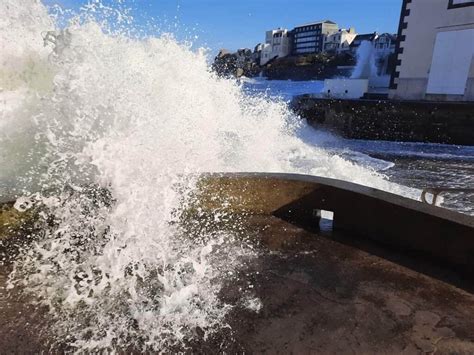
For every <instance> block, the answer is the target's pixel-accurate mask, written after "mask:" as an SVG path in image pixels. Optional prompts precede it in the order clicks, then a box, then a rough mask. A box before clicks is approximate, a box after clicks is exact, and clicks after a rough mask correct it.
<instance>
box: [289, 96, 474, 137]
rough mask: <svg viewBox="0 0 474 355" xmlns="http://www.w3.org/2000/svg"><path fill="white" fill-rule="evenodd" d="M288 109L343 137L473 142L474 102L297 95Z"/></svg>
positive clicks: (314, 124) (311, 122)
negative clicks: (357, 98) (350, 98)
mask: <svg viewBox="0 0 474 355" xmlns="http://www.w3.org/2000/svg"><path fill="white" fill-rule="evenodd" d="M292 108H293V109H294V110H295V111H296V112H297V113H298V114H300V115H301V116H302V117H304V118H306V119H307V120H308V122H309V123H310V124H311V125H313V126H316V127H321V128H326V129H328V130H331V131H334V132H336V133H338V134H340V135H342V136H343V137H345V138H352V139H368V140H388V141H405V142H426V143H444V144H457V145H474V103H471V102H449V103H448V102H428V101H393V100H365V99H361V100H349V99H328V98H316V97H312V96H310V95H301V96H297V97H295V98H294V100H293V102H292Z"/></svg>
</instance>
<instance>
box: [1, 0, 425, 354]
mask: <svg viewBox="0 0 474 355" xmlns="http://www.w3.org/2000/svg"><path fill="white" fill-rule="evenodd" d="M0 13H1V14H2V16H1V18H0V43H1V51H0V107H1V110H0V115H1V116H0V167H1V169H0V199H2V200H11V199H17V204H16V206H17V207H18V208H19V209H22V208H24V206H25V202H28V203H29V205H36V206H38V208H40V209H41V210H42V218H44V221H40V222H39V223H40V226H41V233H39V234H38V235H35V243H32V244H31V245H30V246H29V247H28V248H26V249H22V250H21V253H20V256H19V257H18V259H17V260H16V261H15V264H14V269H13V272H12V273H11V275H10V277H9V283H8V288H9V289H10V290H21V292H24V293H26V294H28V295H29V298H30V299H31V300H32V302H34V303H36V304H37V305H38V306H47V307H48V308H49V310H50V315H49V316H50V318H51V329H49V330H48V331H49V332H50V334H51V336H53V340H57V341H58V342H59V341H60V342H61V343H66V344H67V346H69V347H70V348H71V349H73V350H77V351H79V352H81V351H82V352H86V351H98V350H109V351H110V350H113V349H127V348H134V349H139V350H143V351H145V350H150V351H166V350H167V349H176V347H179V346H182V345H184V344H186V343H187V342H189V341H191V340H192V339H194V338H196V337H201V338H202V337H204V338H205V337H206V336H209V335H211V334H213V333H215V332H219V331H220V330H222V329H225V328H226V327H227V324H226V322H225V317H226V314H227V313H228V312H229V310H230V309H232V307H234V306H235V304H231V303H225V302H224V301H222V300H221V299H220V298H219V297H218V295H219V292H220V291H221V289H222V287H223V281H224V280H226V281H229V280H232V277H234V275H236V274H237V272H238V271H239V270H240V269H241V268H242V266H243V265H244V264H245V263H246V262H247V261H248V260H251V259H252V258H254V257H255V256H256V251H255V250H254V246H253V245H252V243H250V242H246V241H242V238H236V236H235V235H234V234H233V232H229V231H207V230H206V229H205V228H204V229H201V230H199V231H198V232H194V233H190V231H189V230H188V229H186V228H183V227H182V226H180V224H179V223H177V222H178V221H180V220H181V218H182V217H183V216H182V211H183V210H185V208H186V206H188V205H189V204H190V203H192V194H193V190H194V188H195V184H196V176H198V175H199V174H200V173H204V172H249V171H253V172H291V173H302V174H311V175H319V176H325V177H332V178H337V179H343V180H348V181H352V182H355V183H359V184H364V185H368V186H373V187H376V188H379V189H382V190H386V191H391V192H393V193H396V194H400V195H404V196H407V197H410V198H417V197H418V195H419V191H418V190H417V189H414V188H411V187H407V186H405V185H404V184H403V183H404V182H403V181H401V182H402V183H397V180H396V179H393V181H392V179H391V178H390V176H389V175H388V174H387V171H390V169H393V167H394V166H393V164H395V166H397V165H396V164H397V163H396V162H395V163H393V162H391V161H389V160H386V159H384V158H379V157H375V156H371V155H370V154H368V153H367V152H365V151H363V150H362V149H359V148H358V147H355V146H352V147H351V146H350V145H346V144H345V143H344V142H343V141H341V140H340V139H339V138H337V137H334V136H331V135H328V134H326V133H324V132H317V131H315V130H314V129H312V128H311V127H308V126H307V125H306V124H305V122H303V121H301V120H300V118H299V117H296V116H295V115H294V114H293V113H292V112H291V111H290V110H289V109H288V107H287V104H286V102H285V99H284V98H278V97H275V95H273V94H272V92H263V91H262V90H260V92H249V90H247V89H245V88H244V87H243V86H242V83H239V82H236V81H233V80H226V79H221V78H218V77H217V76H216V75H215V74H213V73H212V72H211V71H210V70H209V68H208V60H207V59H208V58H207V56H206V53H205V51H203V50H196V51H193V50H191V47H190V46H189V45H188V44H183V43H179V42H177V41H176V40H174V38H173V36H172V34H163V35H162V36H160V37H143V36H142V37H136V36H132V35H131V33H133V32H134V31H133V26H134V24H133V19H132V18H130V17H128V15H127V12H126V11H122V10H121V9H114V8H109V7H107V6H106V5H103V4H101V3H100V2H98V1H94V2H91V4H90V5H89V6H87V7H85V8H83V9H82V10H81V11H80V12H79V13H77V14H74V13H71V12H67V14H68V19H69V20H65V19H64V18H62V17H61V12H55V14H54V15H52V14H51V11H49V12H48V9H47V8H46V7H45V6H44V5H43V4H42V3H41V2H40V1H36V0H23V1H17V0H2V1H0ZM104 19H106V20H104ZM59 23H61V26H59ZM314 85H315V86H318V85H320V83H317V82H316V83H314ZM302 90H303V89H302ZM304 90H307V89H306V88H305V89H304ZM264 91H265V90H264ZM281 92H287V90H286V89H284V90H282V91H281ZM276 96H278V95H276ZM223 218H225V216H223ZM242 297H244V296H242ZM245 297H246V298H245V299H242V300H239V301H236V302H241V303H249V302H247V301H248V300H249V299H250V300H252V302H250V303H249V304H259V300H256V299H253V298H252V294H251V293H249V294H246V295H245ZM253 308H255V307H253Z"/></svg>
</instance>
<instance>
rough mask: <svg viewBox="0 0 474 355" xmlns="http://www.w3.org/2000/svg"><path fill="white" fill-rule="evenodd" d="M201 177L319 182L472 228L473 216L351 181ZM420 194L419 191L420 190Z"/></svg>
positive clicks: (274, 175)
mask: <svg viewBox="0 0 474 355" xmlns="http://www.w3.org/2000/svg"><path fill="white" fill-rule="evenodd" d="M200 178H201V179H216V178H228V179H242V178H255V179H278V180H288V181H295V182H305V183H311V184H320V185H327V186H331V187H335V188H338V189H342V190H347V191H352V192H355V193H357V194H360V195H364V196H367V197H372V198H376V199H379V200H382V201H385V202H388V203H391V204H395V205H397V206H400V207H404V208H409V209H413V210H417V211H419V212H422V213H427V214H430V215H433V216H436V217H439V218H443V219H447V220H451V221H453V222H456V223H460V224H463V225H466V226H468V227H471V228H474V216H469V215H466V214H462V213H458V212H455V211H452V210H448V209H445V208H442V207H438V206H432V205H428V204H426V203H422V202H421V201H418V200H414V199H411V198H407V197H403V196H400V195H397V194H394V193H391V192H387V191H383V190H379V189H376V188H373V187H368V186H364V185H360V184H356V183H353V182H348V181H343V180H338V179H332V178H326V177H319V176H312V175H303V174H291V173H259V172H242V173H206V174H201V175H200ZM420 196H421V191H420Z"/></svg>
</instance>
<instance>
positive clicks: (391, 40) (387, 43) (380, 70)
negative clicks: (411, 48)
mask: <svg viewBox="0 0 474 355" xmlns="http://www.w3.org/2000/svg"><path fill="white" fill-rule="evenodd" d="M396 46H397V35H394V34H391V33H382V34H381V35H379V36H378V37H377V38H376V39H375V41H374V59H375V63H376V66H377V75H387V74H388V75H390V74H391V73H389V60H390V56H391V55H392V54H394V53H395V50H396Z"/></svg>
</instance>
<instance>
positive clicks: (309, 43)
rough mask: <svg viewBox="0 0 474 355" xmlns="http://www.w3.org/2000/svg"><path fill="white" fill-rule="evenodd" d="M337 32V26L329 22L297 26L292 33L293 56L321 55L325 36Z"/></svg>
mask: <svg viewBox="0 0 474 355" xmlns="http://www.w3.org/2000/svg"><path fill="white" fill-rule="evenodd" d="M338 30H339V26H338V25H337V24H336V23H335V22H332V21H329V20H326V21H320V22H314V23H309V24H306V25H301V26H297V27H295V28H294V29H293V31H292V33H293V50H292V53H293V54H294V55H302V54H310V53H321V52H323V51H324V44H325V42H326V36H328V35H330V34H333V33H336V32H337V31H338Z"/></svg>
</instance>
